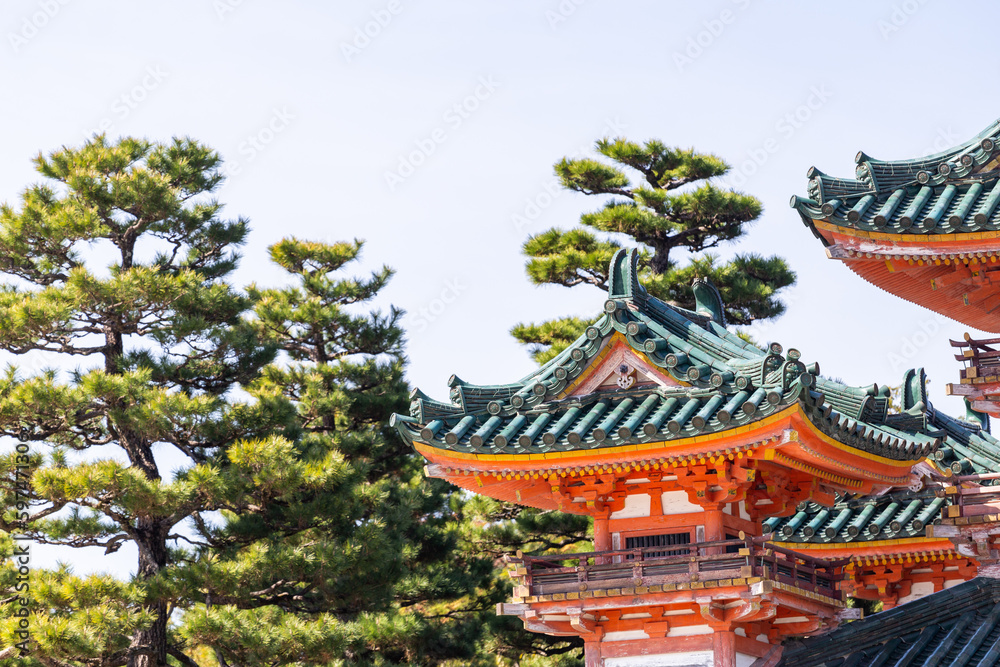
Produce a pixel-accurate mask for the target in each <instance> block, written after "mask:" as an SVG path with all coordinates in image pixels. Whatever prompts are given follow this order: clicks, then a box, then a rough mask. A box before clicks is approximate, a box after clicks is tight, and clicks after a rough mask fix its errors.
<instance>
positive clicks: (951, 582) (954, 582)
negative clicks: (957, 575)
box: [944, 579, 965, 588]
mask: <svg viewBox="0 0 1000 667" xmlns="http://www.w3.org/2000/svg"><path fill="white" fill-rule="evenodd" d="M964 583H965V579H949V580H947V581H946V582H944V587H945V588H951V587H952V586H958V585H959V584H964Z"/></svg>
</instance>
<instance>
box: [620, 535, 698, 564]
mask: <svg viewBox="0 0 1000 667" xmlns="http://www.w3.org/2000/svg"><path fill="white" fill-rule="evenodd" d="M678 544H691V533H667V534H665V535H642V536H639V537H626V538H625V548H626V549H647V548H649V547H669V546H674V545H678ZM688 553H689V551H688V549H673V550H670V549H668V550H665V551H647V552H646V554H645V556H644V558H665V557H667V556H686V555H688ZM629 558H631V556H629Z"/></svg>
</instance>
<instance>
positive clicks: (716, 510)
mask: <svg viewBox="0 0 1000 667" xmlns="http://www.w3.org/2000/svg"><path fill="white" fill-rule="evenodd" d="M724 539H726V530H725V528H723V526H722V508H721V507H720V506H718V505H716V506H714V507H712V506H709V507H706V508H705V541H706V542H720V541H722V540H724ZM722 551H723V549H722V548H721V547H712V548H711V549H706V550H705V553H706V555H709V554H719V553H722Z"/></svg>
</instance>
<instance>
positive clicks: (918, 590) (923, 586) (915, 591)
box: [899, 581, 934, 604]
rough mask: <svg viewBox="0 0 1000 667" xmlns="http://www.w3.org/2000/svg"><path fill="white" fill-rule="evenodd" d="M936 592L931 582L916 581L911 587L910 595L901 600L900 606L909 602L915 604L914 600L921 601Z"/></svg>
mask: <svg viewBox="0 0 1000 667" xmlns="http://www.w3.org/2000/svg"><path fill="white" fill-rule="evenodd" d="M933 592H934V584H933V582H930V581H915V582H913V585H912V586H911V587H910V594H909V595H907V596H906V597H903V598H899V604H906V603H907V602H913V601H914V600H919V599H920V598H922V597H924V596H925V595H930V594H931V593H933Z"/></svg>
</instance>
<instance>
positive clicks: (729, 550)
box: [726, 533, 740, 554]
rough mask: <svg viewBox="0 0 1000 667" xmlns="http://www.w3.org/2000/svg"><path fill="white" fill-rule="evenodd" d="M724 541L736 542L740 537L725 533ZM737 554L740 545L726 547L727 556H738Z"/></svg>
mask: <svg viewBox="0 0 1000 667" xmlns="http://www.w3.org/2000/svg"><path fill="white" fill-rule="evenodd" d="M726 539H727V540H738V539H740V536H739V535H730V534H729V533H726ZM739 552H740V545H739V544H730V545H729V546H728V547H726V553H727V554H738V553H739Z"/></svg>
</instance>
